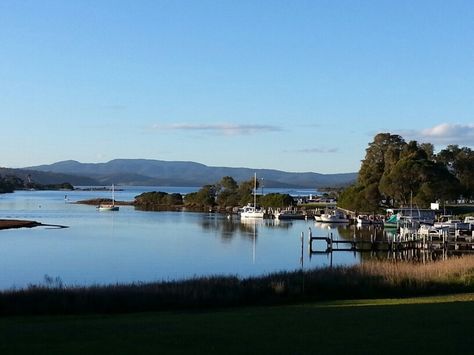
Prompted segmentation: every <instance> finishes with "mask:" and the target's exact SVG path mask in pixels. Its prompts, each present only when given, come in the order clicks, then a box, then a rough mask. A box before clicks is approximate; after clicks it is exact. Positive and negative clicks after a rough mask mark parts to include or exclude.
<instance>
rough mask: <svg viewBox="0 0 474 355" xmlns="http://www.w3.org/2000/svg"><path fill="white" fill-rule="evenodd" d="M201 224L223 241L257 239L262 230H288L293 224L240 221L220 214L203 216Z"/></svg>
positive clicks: (258, 220)
mask: <svg viewBox="0 0 474 355" xmlns="http://www.w3.org/2000/svg"><path fill="white" fill-rule="evenodd" d="M200 223H201V227H202V229H203V230H204V231H210V232H214V233H217V234H219V235H220V237H221V239H222V240H223V241H229V240H231V239H232V238H234V237H235V236H237V235H240V236H244V237H247V238H249V239H251V238H254V237H255V238H256V237H258V234H259V229H261V228H266V229H272V228H273V229H282V230H288V229H290V228H291V227H292V224H293V223H292V222H291V221H279V220H277V219H259V218H256V219H252V218H249V219H240V218H238V217H228V216H223V215H219V214H208V215H203V217H202V219H201V221H200Z"/></svg>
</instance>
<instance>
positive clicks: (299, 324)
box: [0, 294, 474, 354]
mask: <svg viewBox="0 0 474 355" xmlns="http://www.w3.org/2000/svg"><path fill="white" fill-rule="evenodd" d="M473 300H474V294H462V295H454V296H442V297H431V298H416V299H403V300H394V299H391V300H380V299H379V300H359V301H338V302H329V303H315V304H303V305H292V306H277V307H249V308H235V309H226V310H208V311H205V312H202V311H201V312H199V311H186V312H183V311H172V312H171V311H166V312H156V313H138V314H125V315H124V314H122V315H90V316H49V317H44V316H39V317H38V316H37V317H34V316H32V317H4V318H0V353H1V354H195V353H199V354H224V353H225V354H400V353H402V352H405V353H410V354H443V353H444V354H446V353H448V354H449V353H450V354H460V353H471V352H472V343H473V341H472V336H473V335H472V318H473V316H474V302H473Z"/></svg>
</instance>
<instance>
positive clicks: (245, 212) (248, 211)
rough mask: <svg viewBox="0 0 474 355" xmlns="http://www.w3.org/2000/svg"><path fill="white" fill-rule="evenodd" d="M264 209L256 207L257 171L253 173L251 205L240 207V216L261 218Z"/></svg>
mask: <svg viewBox="0 0 474 355" xmlns="http://www.w3.org/2000/svg"><path fill="white" fill-rule="evenodd" d="M264 215H265V211H263V210H261V209H260V208H257V173H255V175H254V189H253V205H252V204H250V203H249V204H248V205H247V206H245V207H244V208H242V210H241V212H240V218H263V217H264Z"/></svg>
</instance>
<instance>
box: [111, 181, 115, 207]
mask: <svg viewBox="0 0 474 355" xmlns="http://www.w3.org/2000/svg"><path fill="white" fill-rule="evenodd" d="M113 205H115V187H114V184H112V206H113Z"/></svg>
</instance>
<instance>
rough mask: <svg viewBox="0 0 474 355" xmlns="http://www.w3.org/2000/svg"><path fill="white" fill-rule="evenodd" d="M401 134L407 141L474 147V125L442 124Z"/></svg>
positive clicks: (401, 132)
mask: <svg viewBox="0 0 474 355" xmlns="http://www.w3.org/2000/svg"><path fill="white" fill-rule="evenodd" d="M399 134H400V135H401V136H402V137H403V138H405V140H411V139H414V140H418V141H423V142H429V143H433V144H445V145H447V144H458V145H467V146H474V124H464V125H463V124H456V123H442V124H439V125H437V126H434V127H430V128H425V129H422V130H419V131H416V130H405V131H400V132H399Z"/></svg>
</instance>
